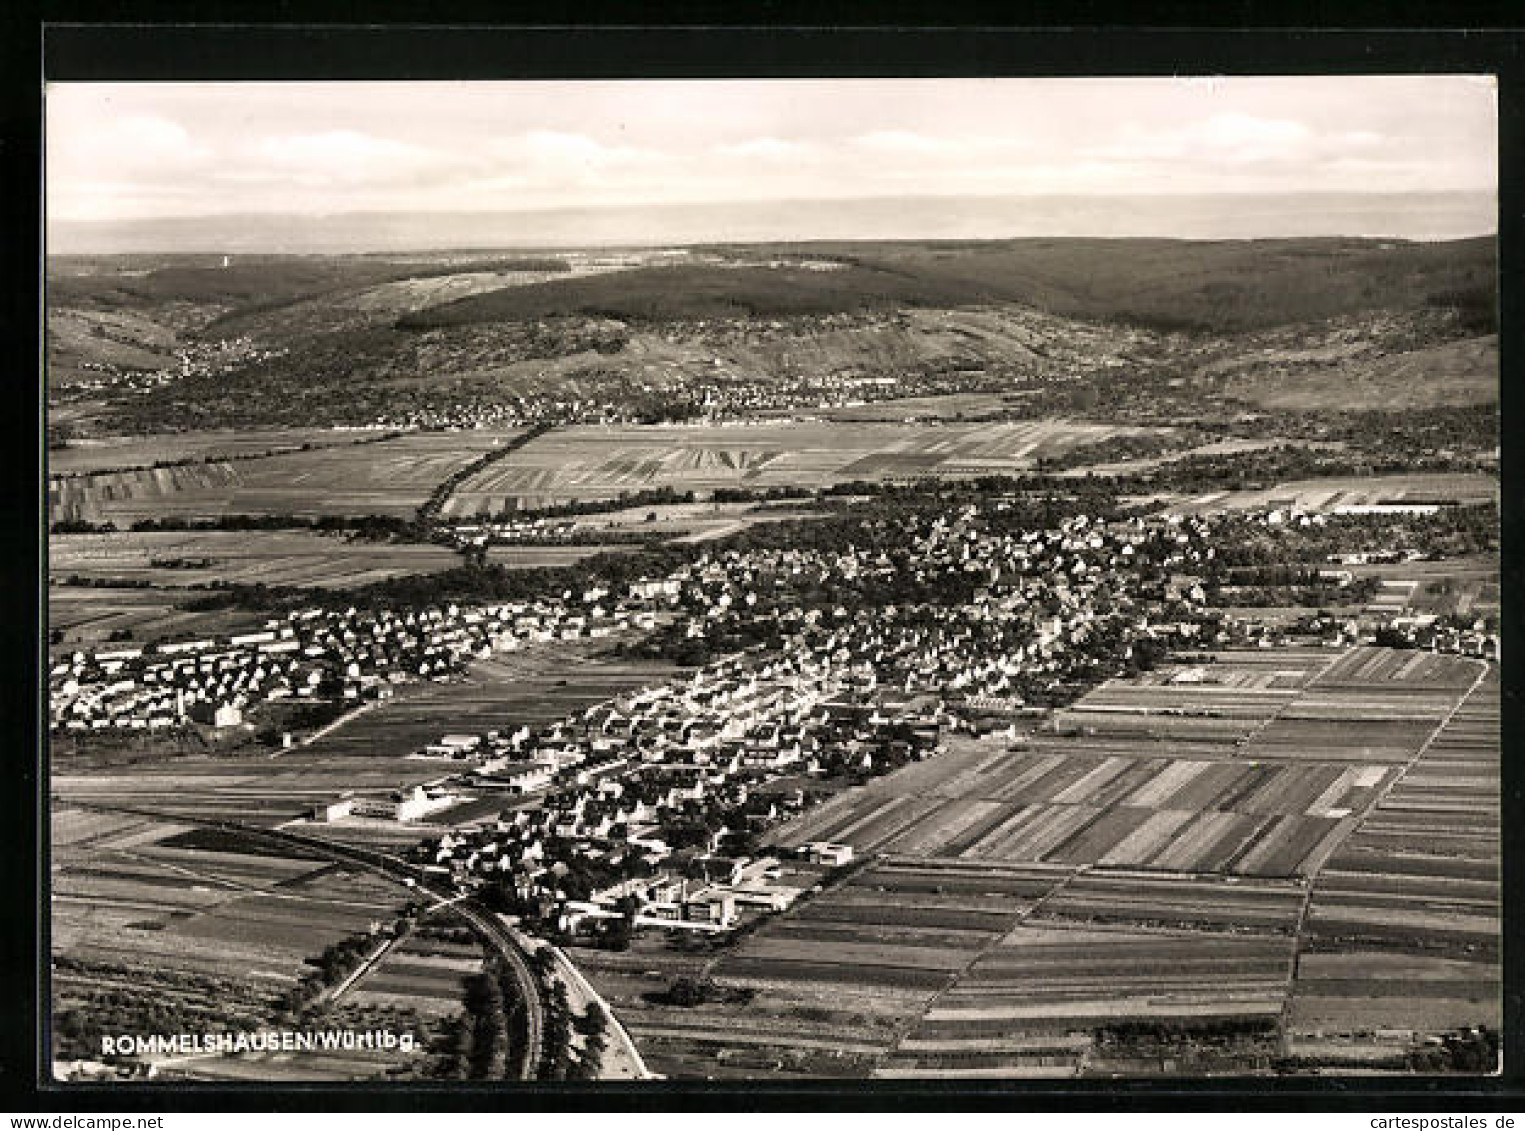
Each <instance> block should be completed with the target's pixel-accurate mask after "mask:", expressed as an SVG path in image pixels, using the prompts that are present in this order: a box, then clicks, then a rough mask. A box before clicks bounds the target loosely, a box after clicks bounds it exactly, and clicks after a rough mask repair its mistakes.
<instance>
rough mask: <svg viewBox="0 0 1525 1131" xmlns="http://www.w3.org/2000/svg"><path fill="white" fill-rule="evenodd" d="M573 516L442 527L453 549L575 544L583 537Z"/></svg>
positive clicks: (464, 523)
mask: <svg viewBox="0 0 1525 1131" xmlns="http://www.w3.org/2000/svg"><path fill="white" fill-rule="evenodd" d="M577 527H578V524H577V520H576V519H573V518H493V519H483V520H481V521H473V522H453V523H450V524H449V525H447V526H442V527H441V528H440V530H441V533H442V535H443V536H444V538H445V540H446V544H447V545H449V546H450V547H451V548H452V549H456V550H464V549H467V548H468V547H485V546H514V545H531V546H546V545H551V546H554V545H571V544H574V543H576V542H577V541H578V540H579V537H580V536H581V535H580V532H579V531H578V528H577Z"/></svg>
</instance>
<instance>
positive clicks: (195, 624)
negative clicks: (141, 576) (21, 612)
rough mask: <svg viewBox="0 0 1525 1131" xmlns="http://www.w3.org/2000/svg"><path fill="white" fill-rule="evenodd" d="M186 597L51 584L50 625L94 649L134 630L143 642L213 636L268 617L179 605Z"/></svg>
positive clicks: (64, 640) (66, 641)
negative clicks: (116, 634) (192, 608)
mask: <svg viewBox="0 0 1525 1131" xmlns="http://www.w3.org/2000/svg"><path fill="white" fill-rule="evenodd" d="M186 598H187V595H186V594H184V593H176V592H173V591H168V590H162V589H136V588H115V587H111V586H101V587H97V586H74V585H50V586H48V610H47V612H48V629H49V631H50V632H52V631H56V632H59V633H60V634H61V639H60V641H59V645H60V646H71V645H83V646H86V647H93V646H96V645H101V644H103V643H105V642H106V641H107V640H108V638H109V637H110V636H111V634H112V633H113V632H129V633H131V634H132V639H133V640H137V641H142V640H152V639H154V638H156V637H164V638H166V639H173V638H175V637H196V636H210V635H215V634H221V633H236V632H249V631H252V630H254V629H256V628H258V627H259V626H260V625H261V624H262V623H263V622H264V621H265V619H266V614H265V613H261V612H255V611H251V610H246V609H211V610H207V611H205V612H196V611H190V610H186V609H181V608H177V607H176V606H177V605H179V604H182V603H184V602H185V600H186Z"/></svg>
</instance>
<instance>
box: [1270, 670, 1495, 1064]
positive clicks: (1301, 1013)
mask: <svg viewBox="0 0 1525 1131" xmlns="http://www.w3.org/2000/svg"><path fill="white" fill-rule="evenodd" d="M1499 709H1500V708H1499V685H1498V680H1497V670H1496V669H1493V670H1491V671H1490V672H1489V674H1488V676H1487V677H1486V678H1485V679H1484V680H1483V681H1482V682H1481V683H1479V684H1478V685H1477V686H1476V688H1475V689H1474V690H1472V691H1471V692H1470V693H1469V694H1468V695H1467V697H1466V699H1465V700H1464V701H1463V702H1462V703H1461V705H1460V706H1459V707H1458V708H1457V710H1456V711H1455V713H1454V714H1453V715H1451V717H1450V718H1449V719H1448V720H1447V722H1446V724H1445V725H1444V726H1443V727H1442V728H1441V729H1440V731H1439V732H1438V734H1437V735H1436V736H1435V738H1434V739H1433V741H1431V742H1430V743H1429V745H1428V746H1427V747H1426V748H1425V749H1424V751H1423V752H1422V753H1421V754H1420V755H1419V756H1418V757H1417V758H1416V759H1415V760H1414V761H1413V762H1412V763H1411V764H1410V765H1409V767H1408V768H1407V771H1406V772H1405V773H1404V775H1403V778H1402V780H1400V781H1399V782H1398V783H1397V784H1396V785H1395V786H1394V787H1393V789H1392V790H1391V791H1390V792H1389V793H1388V794H1387V796H1386V797H1384V798H1383V799H1382V801H1381V803H1380V804H1379V805H1378V806H1377V807H1376V808H1375V809H1373V810H1372V812H1371V813H1370V814H1369V815H1368V816H1367V818H1366V820H1365V821H1364V822H1363V823H1362V824H1361V826H1360V827H1359V828H1358V829H1357V830H1356V831H1355V832H1354V833H1353V834H1352V835H1351V836H1350V838H1349V839H1348V840H1346V841H1345V843H1344V844H1343V845H1341V846H1340V849H1339V851H1337V852H1336V853H1335V854H1334V855H1333V856H1332V857H1331V858H1330V860H1329V862H1328V865H1327V867H1326V868H1325V869H1324V870H1323V872H1321V873H1320V875H1319V877H1318V879H1317V881H1316V882H1315V884H1314V888H1313V895H1312V900H1311V903H1310V907H1309V914H1308V922H1307V927H1306V931H1305V934H1304V943H1303V950H1302V953H1301V954H1300V955H1299V959H1298V968H1297V979H1296V982H1295V983H1294V992H1293V1001H1292V1009H1291V1014H1290V1025H1291V1028H1292V1031H1293V1037H1294V1041H1300V1042H1307V1041H1311V1042H1317V1041H1320V1040H1325V1039H1329V1038H1331V1037H1333V1038H1336V1039H1337V1040H1338V1042H1339V1047H1340V1048H1342V1049H1347V1048H1350V1047H1356V1046H1360V1045H1362V1044H1365V1045H1367V1046H1370V1045H1371V1044H1372V1043H1373V1042H1374V1041H1377V1037H1376V1036H1375V1034H1376V1031H1377V1030H1391V1029H1402V1030H1408V1029H1430V1030H1433V1029H1446V1028H1454V1027H1459V1026H1463V1025H1477V1024H1488V1025H1491V1026H1495V1027H1496V1026H1497V1025H1498V1024H1499V1020H1500V1010H1501V1000H1500V985H1499V975H1500V969H1499V944H1500V937H1501V932H1500V922H1501V921H1500V900H1501V891H1500V887H1499V877H1500V873H1499V865H1500V848H1499V801H1500V794H1499V762H1498V759H1499ZM1378 1043H1380V1042H1378Z"/></svg>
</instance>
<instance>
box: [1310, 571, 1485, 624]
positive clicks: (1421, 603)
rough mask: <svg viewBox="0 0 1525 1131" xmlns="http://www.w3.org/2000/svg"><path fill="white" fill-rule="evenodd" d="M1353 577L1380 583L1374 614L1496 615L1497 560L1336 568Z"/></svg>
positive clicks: (1373, 605)
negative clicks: (1367, 578)
mask: <svg viewBox="0 0 1525 1131" xmlns="http://www.w3.org/2000/svg"><path fill="white" fill-rule="evenodd" d="M1340 568H1342V569H1347V570H1349V571H1350V572H1351V573H1352V574H1354V575H1355V576H1356V577H1375V578H1378V579H1379V580H1380V582H1381V584H1382V588H1381V590H1379V592H1378V594H1377V596H1376V598H1375V599H1374V600H1373V602H1372V607H1373V609H1374V610H1375V609H1376V608H1378V607H1380V608H1381V609H1382V610H1383V611H1388V612H1393V613H1397V614H1403V615H1411V616H1412V615H1425V614H1433V615H1436V616H1445V615H1448V614H1455V615H1460V616H1473V617H1485V616H1497V615H1498V612H1499V561H1498V558H1496V557H1473V558H1447V559H1446V560H1444V561H1434V562H1427V561H1418V562H1402V563H1397V564H1391V565H1351V566H1342V567H1340Z"/></svg>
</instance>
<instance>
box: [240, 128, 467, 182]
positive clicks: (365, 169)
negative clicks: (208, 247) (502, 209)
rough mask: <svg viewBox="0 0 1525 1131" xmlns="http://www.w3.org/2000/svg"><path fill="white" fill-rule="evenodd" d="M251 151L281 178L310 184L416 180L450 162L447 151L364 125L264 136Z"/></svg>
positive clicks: (261, 163)
mask: <svg viewBox="0 0 1525 1131" xmlns="http://www.w3.org/2000/svg"><path fill="white" fill-rule="evenodd" d="M248 156H250V157H252V158H253V159H254V160H255V161H256V162H258V163H259V164H260V165H261V166H263V168H264V169H266V170H269V171H270V172H271V173H274V174H276V175H277V177H280V176H287V177H294V178H296V179H298V180H301V181H304V182H309V183H318V182H323V181H337V182H347V183H354V182H360V181H387V180H394V179H410V178H415V177H417V176H418V175H419V174H420V173H421V172H425V171H429V170H431V169H433V170H438V169H440V168H441V167H442V166H444V165H446V164H448V163H449V159H448V158H447V157H446V156H445V155H443V154H440V153H437V152H435V151H434V150H431V149H427V148H425V147H423V146H417V145H410V144H408V143H406V142H401V141H395V140H393V139H391V138H385V137H377V136H375V135H372V134H367V133H361V132H360V131H358V130H327V131H324V132H322V133H311V134H283V135H277V136H273V137H264V138H261V139H259V140H258V141H257V142H255V143H254V144H253V145H252V146H251V147H250V150H249V154H248ZM255 171H256V172H259V171H261V170H260V169H259V168H258V167H257V168H256V170H255Z"/></svg>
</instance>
